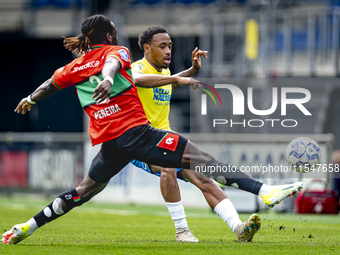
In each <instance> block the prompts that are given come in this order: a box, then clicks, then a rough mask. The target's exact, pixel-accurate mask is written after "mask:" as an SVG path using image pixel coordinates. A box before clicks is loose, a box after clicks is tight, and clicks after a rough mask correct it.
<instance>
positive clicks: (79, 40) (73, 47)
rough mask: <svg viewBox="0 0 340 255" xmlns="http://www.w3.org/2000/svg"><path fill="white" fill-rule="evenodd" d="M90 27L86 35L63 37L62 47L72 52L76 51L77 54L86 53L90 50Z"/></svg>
mask: <svg viewBox="0 0 340 255" xmlns="http://www.w3.org/2000/svg"><path fill="white" fill-rule="evenodd" d="M93 30H94V29H92V30H91V31H90V32H89V33H88V34H87V35H84V34H82V35H80V36H78V37H68V38H67V37H65V36H63V38H64V42H63V43H64V47H65V48H66V49H68V50H69V51H72V52H74V53H77V56H78V57H79V56H80V55H83V54H86V53H87V52H89V51H90V50H91V47H92V43H91V40H90V38H89V35H91V34H92V33H93Z"/></svg>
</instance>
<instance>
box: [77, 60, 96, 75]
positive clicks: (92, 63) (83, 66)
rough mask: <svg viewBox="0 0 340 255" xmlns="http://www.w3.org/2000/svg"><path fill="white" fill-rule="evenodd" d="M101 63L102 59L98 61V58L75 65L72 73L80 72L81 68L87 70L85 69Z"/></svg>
mask: <svg viewBox="0 0 340 255" xmlns="http://www.w3.org/2000/svg"><path fill="white" fill-rule="evenodd" d="M99 64H100V61H98V60H97V61H92V62H88V63H86V64H85V65H82V66H76V67H74V68H73V71H72V73H76V72H79V71H81V70H85V69H88V68H93V67H97V66H99Z"/></svg>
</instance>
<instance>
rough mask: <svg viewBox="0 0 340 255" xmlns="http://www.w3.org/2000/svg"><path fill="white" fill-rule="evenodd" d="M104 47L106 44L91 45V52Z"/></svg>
mask: <svg viewBox="0 0 340 255" xmlns="http://www.w3.org/2000/svg"><path fill="white" fill-rule="evenodd" d="M105 45H107V44H94V45H92V47H91V50H95V49H99V48H101V47H104V46H105Z"/></svg>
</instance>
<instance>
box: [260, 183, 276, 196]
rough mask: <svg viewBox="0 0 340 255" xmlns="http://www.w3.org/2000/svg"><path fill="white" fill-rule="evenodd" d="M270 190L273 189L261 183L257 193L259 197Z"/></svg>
mask: <svg viewBox="0 0 340 255" xmlns="http://www.w3.org/2000/svg"><path fill="white" fill-rule="evenodd" d="M272 189H273V187H272V186H270V185H267V184H264V183H263V184H262V186H261V188H260V191H259V196H262V195H263V194H266V193H268V192H270V191H271V190H272Z"/></svg>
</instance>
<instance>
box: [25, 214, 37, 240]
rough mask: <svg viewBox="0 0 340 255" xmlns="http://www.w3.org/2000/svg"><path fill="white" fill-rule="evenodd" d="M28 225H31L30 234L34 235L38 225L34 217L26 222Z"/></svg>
mask: <svg viewBox="0 0 340 255" xmlns="http://www.w3.org/2000/svg"><path fill="white" fill-rule="evenodd" d="M26 223H27V224H28V225H30V229H29V230H28V235H29V236H30V235H32V234H33V232H34V231H36V230H37V228H38V225H37V222H36V221H35V219H34V218H31V219H30V220H29V221H27V222H26Z"/></svg>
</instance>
